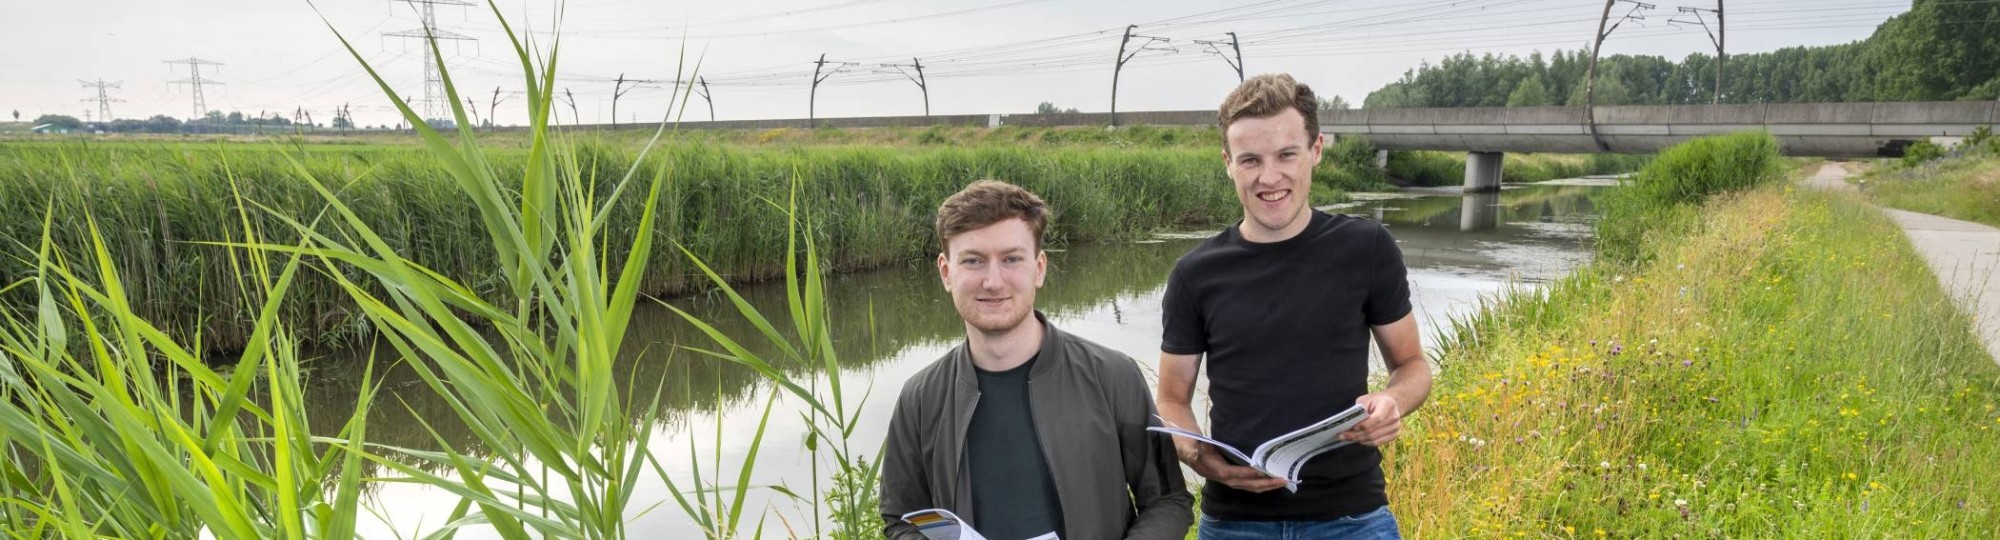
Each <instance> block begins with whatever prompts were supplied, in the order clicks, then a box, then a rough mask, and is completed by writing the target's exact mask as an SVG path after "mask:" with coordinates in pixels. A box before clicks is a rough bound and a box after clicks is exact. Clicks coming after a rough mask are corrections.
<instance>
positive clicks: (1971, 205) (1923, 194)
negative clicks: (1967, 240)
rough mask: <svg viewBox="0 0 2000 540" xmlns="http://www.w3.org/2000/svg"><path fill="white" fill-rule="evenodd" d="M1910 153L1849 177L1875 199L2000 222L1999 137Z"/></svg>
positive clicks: (1911, 208) (1954, 216)
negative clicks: (1954, 146)
mask: <svg viewBox="0 0 2000 540" xmlns="http://www.w3.org/2000/svg"><path fill="white" fill-rule="evenodd" d="M1913 156H1914V157H1913V158H1911V159H1905V160H1898V161H1887V160H1884V161H1880V162H1878V163H1877V164H1876V165H1875V166H1874V167H1871V168H1870V169H1869V170H1868V172H1867V173H1866V174H1864V175H1862V176H1860V177H1859V178H1857V179H1855V180H1854V182H1855V184H1857V185H1858V186H1859V187H1860V188H1861V191H1862V192H1863V193H1866V194H1868V197H1869V199H1870V200H1873V201H1875V203H1876V204H1880V205H1883V206H1888V207H1893V208H1901V209H1904V210H1909V211H1911V212H1921V213H1925V214H1933V215H1939V216H1944V217H1948V218H1952V219H1962V220H1965V221H1973V222H1978V223H1984V224H1987V225H1992V226H1995V227H2000V138H1994V137H1991V136H1990V135H1988V136H1985V137H1974V138H1971V139H1968V140H1967V141H1966V143H1965V144H1963V145H1961V146H1960V147H1959V148H1958V149H1956V150H1954V151H1953V152H1950V153H1946V152H1943V151H1931V152H1916V153H1913Z"/></svg>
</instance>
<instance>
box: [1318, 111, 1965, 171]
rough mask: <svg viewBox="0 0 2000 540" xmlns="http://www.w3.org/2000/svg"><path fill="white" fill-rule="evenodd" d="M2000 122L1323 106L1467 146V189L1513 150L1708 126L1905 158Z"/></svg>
mask: <svg viewBox="0 0 2000 540" xmlns="http://www.w3.org/2000/svg"><path fill="white" fill-rule="evenodd" d="M1996 123H2000V103H1996V102H1991V101H1956V102H1933V103H1786V104H1778V103H1773V104H1749V105H1664V106H1600V107H1595V108H1594V109H1585V108H1584V107H1466V108H1435V109H1362V110H1345V111H1324V112H1322V113H1321V115H1320V131H1321V132H1323V133H1326V134H1327V135H1329V136H1332V137H1334V138H1339V137H1352V136H1364V137H1367V138H1368V141H1369V142H1370V143H1373V144H1374V145H1375V147H1376V148H1379V149H1382V150H1383V151H1391V150H1444V151H1463V152H1466V153H1467V155H1466V169H1465V188H1466V190H1467V191H1486V190H1497V189H1499V187H1500V160H1501V156H1502V154H1503V153H1505V152H1556V153H1594V152H1620V153H1654V152H1658V151H1660V150H1662V149H1665V148H1666V147H1669V146H1673V145H1674V144H1677V143H1680V142H1682V141H1685V140H1688V139H1690V138H1694V137H1699V136H1703V135H1713V134H1718V133H1729V132H1735V131H1744V130H1753V129H1761V130H1764V131H1766V132H1769V133H1770V134H1771V135H1772V136H1773V137H1775V138H1776V139H1777V140H1778V144H1779V148H1780V150H1781V151H1782V152H1784V153H1785V154H1786V155H1793V156H1817V157H1836V158H1837V157H1896V156H1901V155H1903V149H1904V148H1906V147H1908V146H1910V145H1912V144H1915V143H1916V142H1917V141H1923V140H1933V141H1936V142H1940V143H1952V142H1956V141H1957V139H1958V138H1960V137H1965V136H1967V135H1971V134H1972V132H1973V130H1975V129H1978V128H1979V127H1980V126H1991V125H1994V124H1996Z"/></svg>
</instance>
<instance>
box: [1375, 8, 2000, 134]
mask: <svg viewBox="0 0 2000 540" xmlns="http://www.w3.org/2000/svg"><path fill="white" fill-rule="evenodd" d="M1714 62H1715V57H1714V56H1713V55H1708V54H1704V53H1694V54H1689V55H1688V56H1687V57H1686V58H1684V59H1682V60H1681V61H1679V62H1675V61H1673V60H1669V59H1667V58H1665V57H1661V56H1645V55H1623V54H1619V55H1610V56H1607V57H1604V58H1602V59H1600V61H1599V65H1598V80H1597V90H1596V94H1597V96H1596V99H1595V102H1596V103H1597V104H1599V105H1676V104H1701V103H1709V102H1710V100H1711V99H1712V97H1713V96H1714V94H1715V64H1714ZM1589 65H1590V51H1589V50H1588V49H1579V50H1576V51H1562V50H1557V51H1555V53H1554V54H1551V55H1548V56H1546V57H1545V56H1543V55H1542V54H1541V53H1540V52H1537V53H1534V54H1531V55H1528V57H1526V58H1522V57H1519V56H1512V55H1508V56H1499V55H1492V54H1487V55H1473V54H1470V53H1460V54H1456V55H1452V56H1449V57H1446V58H1444V59H1443V60H1442V61H1440V62H1438V63H1437V64H1430V63H1428V62H1426V63H1424V64H1423V65H1421V66H1419V67H1417V68H1415V69H1412V70H1409V71H1407V72H1404V74H1403V77H1402V78H1401V79H1399V80H1397V81H1396V82H1393V83H1389V84H1388V85H1387V86H1384V87H1382V89H1380V90H1376V91H1375V92H1372V93H1370V94H1369V95H1368V97H1367V99H1365V100H1363V102H1362V106H1363V107H1365V108H1371V109H1372V108H1395V107H1525V106H1538V105H1582V104H1583V101H1584V96H1583V94H1584V76H1585V72H1586V71H1587V70H1588V69H1589ZM1996 97H2000V2H1967V1H1965V0H1915V2H1914V4H1913V5H1912V6H1911V7H1910V11H1908V12H1906V13H1903V14H1901V15H1897V16H1895V17H1892V18H1890V19H1889V20H1888V21H1886V22H1883V23H1882V25H1881V26H1878V27H1876V29H1875V33H1874V34H1872V35H1870V36H1869V37H1868V38H1867V39H1863V40H1861V41H1856V42H1852V43H1846V44H1841V45H1831V46H1822V47H1787V48H1784V49H1779V50H1776V51H1771V52H1765V53H1754V54H1742V55H1737V54H1731V55H1728V56H1727V57H1725V58H1724V61H1723V75H1722V96H1721V101H1722V102H1723V103H1793V102H1865V101H1954V100H1991V99H1995V98H1996Z"/></svg>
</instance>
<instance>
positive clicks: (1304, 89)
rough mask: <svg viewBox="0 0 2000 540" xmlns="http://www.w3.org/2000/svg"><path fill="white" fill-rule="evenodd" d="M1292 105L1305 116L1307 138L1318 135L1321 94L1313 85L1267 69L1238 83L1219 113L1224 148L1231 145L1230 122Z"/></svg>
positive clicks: (1270, 114)
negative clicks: (1314, 93)
mask: <svg viewBox="0 0 2000 540" xmlns="http://www.w3.org/2000/svg"><path fill="white" fill-rule="evenodd" d="M1287 107H1289V108H1291V109H1293V110H1296V111H1299V115H1300V116H1304V117H1305V119H1306V139H1307V140H1311V139H1312V138H1313V137H1315V136H1318V135H1319V98H1318V96H1314V95H1313V90H1312V87H1310V86H1306V85H1305V84H1304V83H1300V82H1299V81H1296V80H1293V79H1292V76H1291V75H1287V74H1284V73H1266V74H1263V75H1258V76H1255V77H1251V78H1250V80H1247V81H1243V84H1239V85H1236V89H1235V90H1231V91H1230V92H1229V97H1227V98H1224V99H1223V100H1222V108H1221V109H1218V110H1217V111H1216V113H1217V114H1216V116H1217V117H1218V119H1219V120H1220V121H1221V123H1222V148H1223V149H1224V150H1228V149H1229V124H1232V123H1235V122H1236V121H1237V120H1240V119H1244V118H1269V117H1272V116H1277V115H1278V113H1282V112H1285V109H1286V108H1287Z"/></svg>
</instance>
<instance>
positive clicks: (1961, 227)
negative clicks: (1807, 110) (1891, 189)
mask: <svg viewBox="0 0 2000 540" xmlns="http://www.w3.org/2000/svg"><path fill="white" fill-rule="evenodd" d="M1847 174H1848V173H1847V170H1846V169H1844V168H1842V167H1841V165H1840V164H1838V163H1828V164H1826V165H1823V166H1821V167H1820V169H1819V173H1818V174H1814V175H1813V176H1812V178H1809V179H1807V180H1806V185H1808V186H1812V187H1816V188H1823V189H1831V190H1836V191H1851V190H1853V189H1854V188H1853V186H1852V185H1850V184H1848V183H1847ZM1881 210H1882V213H1884V214H1888V216H1889V218H1890V219H1893V220H1895V221H1896V224H1897V225H1899V226H1902V228H1903V234H1905V235H1908V236H1909V237H1910V244H1911V245H1913V246H1916V248H1917V253H1920V254H1922V255H1923V257H1924V262H1925V263H1926V264H1929V265H1930V267H1931V272H1932V273H1934V274H1937V278H1938V283H1940V284H1942V285H1943V286H1944V289H1945V292H1946V293H1948V294H1950V295H1952V298H1953V299H1955V300H1957V301H1958V302H1959V305H1960V306H1962V307H1964V308H1965V310H1966V311H1967V312H1970V313H1971V314H1972V320H1973V325H1974V331H1975V332H1978V333H1979V338H1980V341H1982V342H1985V344H1986V353H1987V354H1988V355H1990V356H1992V357H1993V359H1994V361H1995V362H2000V229H1996V228H1993V227H1990V226H1986V225H1982V224H1978V223H1973V222H1970V221H1959V220H1956V219H1951V218H1946V217H1939V216H1933V215H1930V214H1919V213H1916V212H1907V211H1903V210H1896V209H1893V208H1881Z"/></svg>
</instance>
